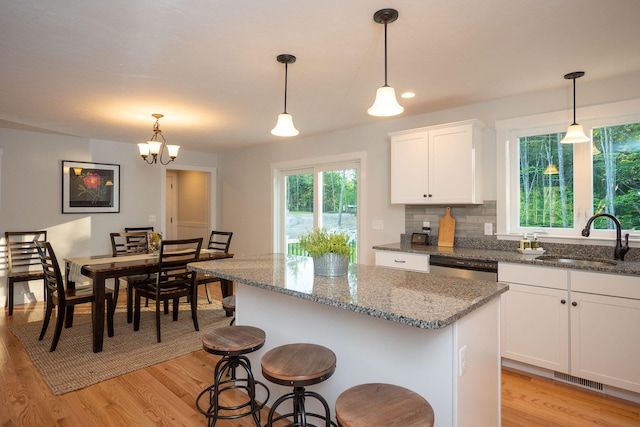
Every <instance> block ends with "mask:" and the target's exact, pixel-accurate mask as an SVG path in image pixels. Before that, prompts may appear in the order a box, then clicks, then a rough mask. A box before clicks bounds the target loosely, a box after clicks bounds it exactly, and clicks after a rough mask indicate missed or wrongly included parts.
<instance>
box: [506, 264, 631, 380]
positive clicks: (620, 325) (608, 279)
mask: <svg viewBox="0 0 640 427" xmlns="http://www.w3.org/2000/svg"><path fill="white" fill-rule="evenodd" d="M498 280H499V281H501V282H506V283H508V284H509V291H507V292H505V293H504V294H502V296H501V305H502V307H501V311H502V319H501V328H500V333H501V345H502V349H501V355H502V357H504V358H507V359H511V360H515V361H518V362H523V363H527V364H530V365H533V366H538V367H542V368H546V369H550V370H553V371H557V372H562V373H566V374H570V375H572V376H575V377H578V378H583V379H587V380H591V381H596V382H599V383H602V384H606V385H609V386H613V387H618V388H621V389H625V390H630V391H633V392H636V393H640V357H638V355H639V354H640V339H639V338H638V332H637V328H638V325H640V277H637V276H627V275H615V274H606V273H593V272H589V271H581V270H567V269H562V268H551V267H537V266H527V265H523V264H508V263H500V264H499V266H498Z"/></svg>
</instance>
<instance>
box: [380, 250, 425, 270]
mask: <svg viewBox="0 0 640 427" xmlns="http://www.w3.org/2000/svg"><path fill="white" fill-rule="evenodd" d="M376 265H377V266H379V267H390V268H400V269H402V270H413V271H421V272H423V273H428V272H429V255H426V254H414V253H409V252H398V251H376Z"/></svg>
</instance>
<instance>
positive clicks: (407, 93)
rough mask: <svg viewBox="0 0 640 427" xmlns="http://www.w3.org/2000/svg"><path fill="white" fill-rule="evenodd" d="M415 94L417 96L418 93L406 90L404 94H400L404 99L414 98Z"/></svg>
mask: <svg viewBox="0 0 640 427" xmlns="http://www.w3.org/2000/svg"><path fill="white" fill-rule="evenodd" d="M414 96H416V94H415V93H413V92H405V93H403V94H402V95H400V97H401V98H404V99H409V98H413V97H414Z"/></svg>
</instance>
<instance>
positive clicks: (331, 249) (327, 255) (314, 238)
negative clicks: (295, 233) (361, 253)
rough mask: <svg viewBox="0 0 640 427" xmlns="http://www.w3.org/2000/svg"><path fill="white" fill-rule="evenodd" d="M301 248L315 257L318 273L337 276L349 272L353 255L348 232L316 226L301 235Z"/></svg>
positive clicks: (314, 267)
mask: <svg viewBox="0 0 640 427" xmlns="http://www.w3.org/2000/svg"><path fill="white" fill-rule="evenodd" d="M300 249H302V250H303V251H305V252H307V253H308V254H309V256H310V257H312V258H313V271H314V273H315V274H316V275H318V276H328V277H336V276H344V275H346V274H347V271H348V269H349V256H350V255H351V247H350V246H349V235H348V234H347V232H344V231H332V232H329V231H327V230H326V229H325V228H316V229H315V230H313V231H310V232H308V233H306V234H303V235H301V236H300Z"/></svg>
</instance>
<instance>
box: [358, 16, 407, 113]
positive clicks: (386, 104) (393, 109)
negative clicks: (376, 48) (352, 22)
mask: <svg viewBox="0 0 640 427" xmlns="http://www.w3.org/2000/svg"><path fill="white" fill-rule="evenodd" d="M396 19H398V11H397V10H395V9H381V10H379V11H377V12H376V13H374V14H373V20H374V21H375V22H377V23H378V24H384V86H382V87H379V88H378V90H377V91H376V100H375V101H373V105H372V106H371V107H370V108H369V109H368V110H367V113H369V114H370V115H372V116H377V117H390V116H397V115H398V114H400V113H402V112H403V111H404V108H402V106H401V105H400V104H398V100H397V99H396V91H395V90H394V89H393V88H392V87H391V86H389V85H388V84H387V24H388V23H390V22H393V21H395V20H396Z"/></svg>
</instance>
